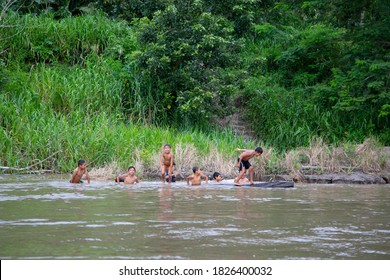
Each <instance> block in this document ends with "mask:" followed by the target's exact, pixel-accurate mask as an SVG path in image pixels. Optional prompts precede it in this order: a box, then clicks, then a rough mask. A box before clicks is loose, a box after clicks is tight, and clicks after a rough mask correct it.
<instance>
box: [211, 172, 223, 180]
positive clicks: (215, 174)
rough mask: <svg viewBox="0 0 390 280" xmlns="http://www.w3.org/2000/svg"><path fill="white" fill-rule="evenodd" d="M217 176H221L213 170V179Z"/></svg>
mask: <svg viewBox="0 0 390 280" xmlns="http://www.w3.org/2000/svg"><path fill="white" fill-rule="evenodd" d="M218 176H221V174H220V173H219V172H214V174H213V179H215V178H217V177H218Z"/></svg>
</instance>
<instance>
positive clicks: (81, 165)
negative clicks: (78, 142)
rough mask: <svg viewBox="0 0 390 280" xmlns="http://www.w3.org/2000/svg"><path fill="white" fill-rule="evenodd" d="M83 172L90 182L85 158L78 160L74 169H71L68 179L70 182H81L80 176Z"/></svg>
mask: <svg viewBox="0 0 390 280" xmlns="http://www.w3.org/2000/svg"><path fill="white" fill-rule="evenodd" d="M84 174H85V177H86V178H87V180H88V184H89V183H90V182H91V179H90V178H89V174H88V170H87V164H86V163H85V160H82V159H80V160H79V162H78V167H77V168H76V169H75V170H73V173H72V178H71V179H70V182H71V183H83V181H81V178H82V177H83V175H84Z"/></svg>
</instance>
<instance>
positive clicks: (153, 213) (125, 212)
mask: <svg viewBox="0 0 390 280" xmlns="http://www.w3.org/2000/svg"><path fill="white" fill-rule="evenodd" d="M389 191H390V187H389V186H388V185H369V186H362V185H354V186H351V185H297V186H296V187H295V188H293V189H261V188H250V187H241V188H237V187H233V186H231V187H229V186H216V185H212V184H210V185H209V186H205V185H203V186H200V187H187V186H186V185H185V184H184V183H180V182H179V183H175V184H171V185H169V184H165V185H161V184H160V183H159V182H150V183H146V182H143V183H141V184H139V185H137V186H124V185H117V184H115V183H113V182H92V183H91V184H90V185H83V184H80V185H76V184H69V183H68V182H67V180H66V179H62V178H60V179H59V178H40V177H33V176H31V177H28V176H27V177H14V176H12V177H11V176H2V177H0V258H2V259H390V245H389V244H390V226H389V225H390V223H389V222H390V218H389V217H390V215H389V214H390V192H389Z"/></svg>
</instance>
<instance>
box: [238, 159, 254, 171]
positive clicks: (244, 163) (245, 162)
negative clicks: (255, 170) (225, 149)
mask: <svg viewBox="0 0 390 280" xmlns="http://www.w3.org/2000/svg"><path fill="white" fill-rule="evenodd" d="M239 160H240V159H237V161H239ZM242 167H245V169H249V167H251V163H250V162H249V160H242V161H241V162H240V167H239V168H238V170H239V171H241V170H242Z"/></svg>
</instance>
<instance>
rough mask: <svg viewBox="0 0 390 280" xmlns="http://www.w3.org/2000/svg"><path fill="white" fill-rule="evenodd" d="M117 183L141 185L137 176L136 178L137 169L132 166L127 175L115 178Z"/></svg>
mask: <svg viewBox="0 0 390 280" xmlns="http://www.w3.org/2000/svg"><path fill="white" fill-rule="evenodd" d="M115 182H117V183H120V182H124V183H125V184H135V183H139V180H138V178H137V176H135V167H134V166H130V167H129V168H128V170H127V173H125V174H122V175H119V176H117V177H116V178H115Z"/></svg>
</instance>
